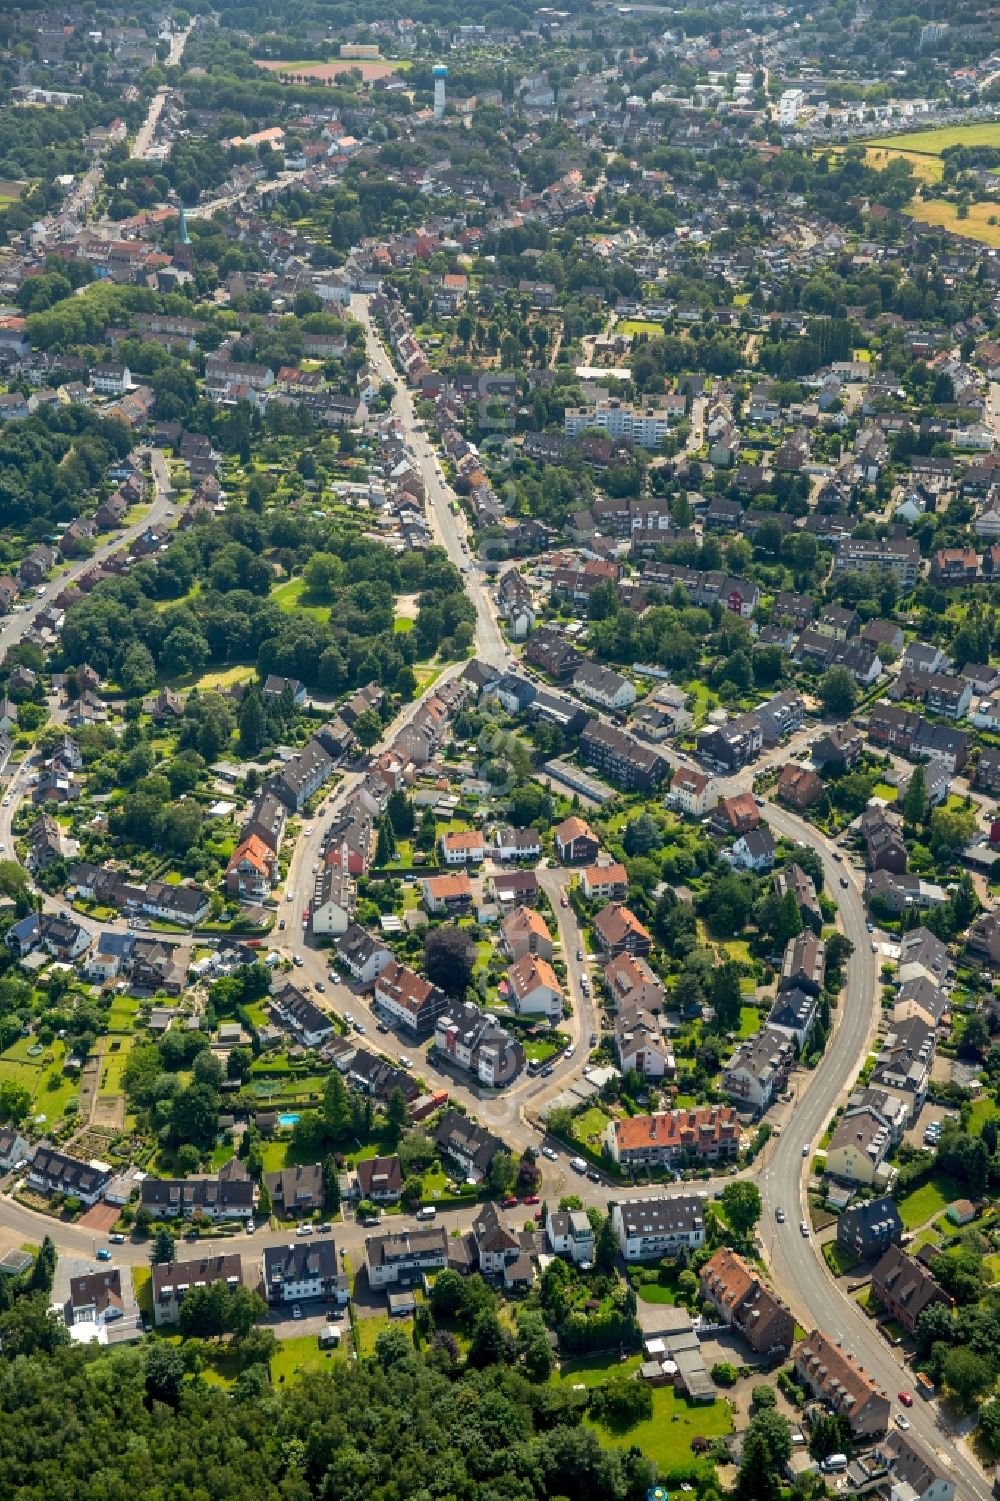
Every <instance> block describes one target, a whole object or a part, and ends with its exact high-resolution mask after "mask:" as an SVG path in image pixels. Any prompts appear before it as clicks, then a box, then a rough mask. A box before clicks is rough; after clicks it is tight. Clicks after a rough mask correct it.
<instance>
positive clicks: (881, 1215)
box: [837, 1194, 903, 1261]
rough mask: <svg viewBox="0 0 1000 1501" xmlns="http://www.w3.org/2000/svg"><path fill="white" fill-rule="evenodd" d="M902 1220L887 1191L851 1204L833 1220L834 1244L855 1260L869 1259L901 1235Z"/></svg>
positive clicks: (880, 1252)
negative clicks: (862, 1201) (835, 1238)
mask: <svg viewBox="0 0 1000 1501" xmlns="http://www.w3.org/2000/svg"><path fill="white" fill-rule="evenodd" d="M902 1234H903V1221H902V1218H901V1216H900V1213H899V1210H898V1209H897V1208H896V1201H895V1199H893V1198H891V1197H890V1195H889V1194H883V1195H881V1197H880V1198H877V1199H869V1200H867V1202H865V1203H860V1204H852V1205H851V1206H850V1208H848V1209H845V1210H844V1211H843V1213H842V1214H841V1215H840V1218H839V1219H838V1220H837V1244H838V1245H839V1246H843V1248H844V1250H845V1251H849V1252H850V1253H851V1255H852V1256H856V1257H857V1258H858V1260H859V1261H870V1260H871V1259H872V1257H874V1256H880V1255H881V1254H882V1252H883V1251H884V1250H885V1249H886V1248H887V1247H888V1246H891V1245H893V1244H894V1243H895V1242H896V1241H898V1240H900V1239H901V1238H902Z"/></svg>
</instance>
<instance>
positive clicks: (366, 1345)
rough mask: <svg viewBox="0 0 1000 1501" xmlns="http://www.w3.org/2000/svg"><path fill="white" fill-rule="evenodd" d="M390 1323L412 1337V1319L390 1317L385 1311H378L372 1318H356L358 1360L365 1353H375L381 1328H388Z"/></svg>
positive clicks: (361, 1358)
mask: <svg viewBox="0 0 1000 1501" xmlns="http://www.w3.org/2000/svg"><path fill="white" fill-rule="evenodd" d="M390 1324H395V1325H396V1326H397V1327H398V1328H400V1329H402V1330H403V1332H404V1333H405V1334H407V1335H408V1336H410V1337H411V1338H412V1335H413V1320H412V1319H390V1317H389V1315H388V1314H387V1313H380V1314H378V1315H377V1316H376V1317H375V1318H373V1319H358V1321H357V1342H358V1343H357V1352H358V1359H359V1360H363V1359H364V1357H365V1356H366V1355H374V1354H375V1341H376V1340H377V1339H378V1337H379V1335H380V1334H381V1333H382V1330H383V1329H388V1328H389V1326H390Z"/></svg>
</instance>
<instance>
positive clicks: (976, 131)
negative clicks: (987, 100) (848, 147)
mask: <svg viewBox="0 0 1000 1501" xmlns="http://www.w3.org/2000/svg"><path fill="white" fill-rule="evenodd" d="M868 144H869V146H887V147H889V149H890V150H892V151H918V152H920V153H922V154H923V155H925V156H940V155H941V152H942V151H947V150H948V147H949V146H1000V122H998V121H987V122H984V123H983V124H979V125H942V126H941V127H940V128H939V129H937V130H911V131H908V132H907V133H906V134H905V135H898V136H879V137H877V138H876V139H875V140H872V141H869V143H868Z"/></svg>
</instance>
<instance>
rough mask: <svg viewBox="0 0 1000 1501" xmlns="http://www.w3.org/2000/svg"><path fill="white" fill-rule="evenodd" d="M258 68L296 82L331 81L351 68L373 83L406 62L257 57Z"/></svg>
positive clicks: (383, 59) (349, 58)
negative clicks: (290, 59) (288, 59)
mask: <svg viewBox="0 0 1000 1501" xmlns="http://www.w3.org/2000/svg"><path fill="white" fill-rule="evenodd" d="M257 66H258V68H266V70H267V71H268V72H269V73H280V74H281V75H282V76H283V77H287V78H290V79H294V81H295V82H296V83H333V82H334V81H335V80H336V79H338V78H343V77H344V76H345V75H346V74H347V73H349V72H351V71H352V69H353V70H356V71H357V72H358V73H360V74H361V77H362V78H363V79H364V81H365V83H375V82H377V80H378V79H380V78H391V77H392V75H393V73H398V72H399V71H400V70H401V69H405V68H408V67H409V66H410V64H409V63H408V62H390V61H387V60H386V59H385V58H381V59H380V60H379V61H378V62H362V61H360V60H359V59H357V58H352V57H340V58H338V59H337V60H336V62H332V63H317V62H276V61H274V60H273V59H270V58H269V59H266V60H265V59H263V58H258V59H257Z"/></svg>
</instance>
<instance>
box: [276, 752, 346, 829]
mask: <svg viewBox="0 0 1000 1501" xmlns="http://www.w3.org/2000/svg"><path fill="white" fill-rule="evenodd" d="M333 769H334V767H333V762H332V760H331V759H330V757H329V756H328V755H327V753H326V751H325V750H324V749H323V747H322V746H321V745H320V743H319V741H318V740H309V741H307V743H306V744H305V745H304V746H303V747H302V749H301V750H298V751H295V752H294V753H293V754H292V756H291V758H290V760H288V761H286V762H285V764H284V766H283V767H282V768H281V770H280V771H279V772H277V773H276V774H275V775H274V776H273V777H272V778H271V780H270V782H269V783H268V788H269V790H270V791H272V792H273V793H274V794H275V796H276V797H279V798H280V799H281V801H282V802H283V803H284V804H285V805H286V807H288V808H289V809H291V811H292V812H293V813H297V812H298V810H299V809H300V808H301V807H302V805H303V804H304V803H307V802H308V801H309V799H310V798H311V797H312V795H313V793H314V792H317V791H318V790H319V788H320V787H322V785H323V783H324V782H325V781H326V780H327V779H328V778H329V777H330V776H331V775H332V773H333Z"/></svg>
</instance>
